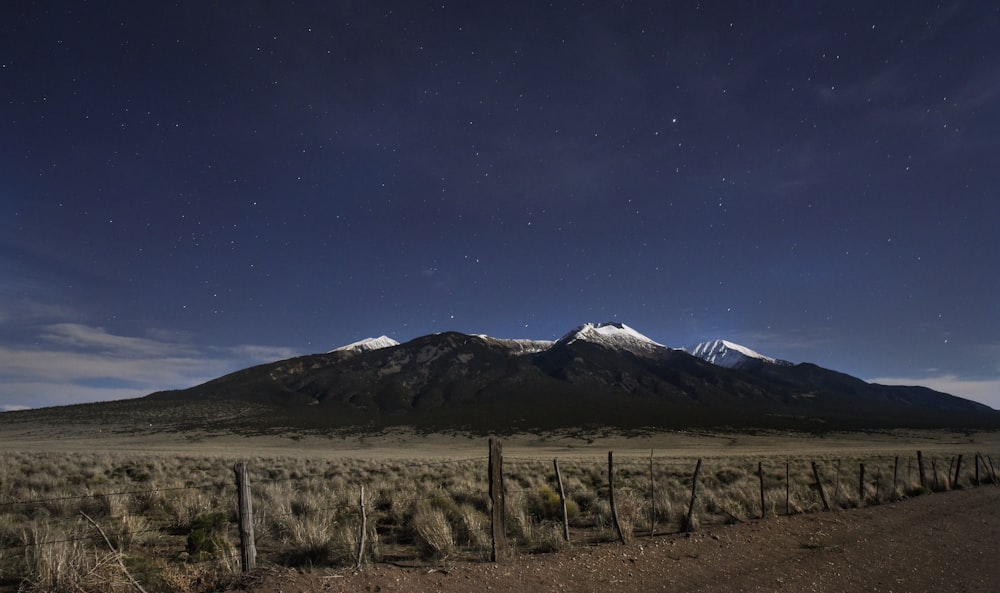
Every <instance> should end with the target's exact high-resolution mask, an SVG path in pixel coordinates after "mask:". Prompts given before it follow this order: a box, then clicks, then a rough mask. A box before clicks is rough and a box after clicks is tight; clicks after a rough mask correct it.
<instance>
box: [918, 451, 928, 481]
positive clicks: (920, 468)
mask: <svg viewBox="0 0 1000 593" xmlns="http://www.w3.org/2000/svg"><path fill="white" fill-rule="evenodd" d="M917 471H918V472H919V473H920V487H921V488H923V489H924V490H926V489H927V474H926V473H924V454H923V452H922V451H920V450H917Z"/></svg>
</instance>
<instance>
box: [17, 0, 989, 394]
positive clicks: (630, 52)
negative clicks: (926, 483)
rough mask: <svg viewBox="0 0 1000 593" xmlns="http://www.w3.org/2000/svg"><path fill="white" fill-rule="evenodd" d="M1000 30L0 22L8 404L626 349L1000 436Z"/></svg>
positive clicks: (217, 13) (93, 18)
mask: <svg viewBox="0 0 1000 593" xmlns="http://www.w3.org/2000/svg"><path fill="white" fill-rule="evenodd" d="M998 39H1000V9H998V8H997V5H996V3H994V2H979V1H969V2H942V3H937V2H923V1H914V2H906V3H898V2H867V1H865V2H861V1H841V0H837V1H833V2H762V3H758V2H709V1H707V0H705V1H703V2H697V1H695V0H686V1H682V2H639V1H631V0H627V1H624V2H622V1H609V2H592V3H569V2H555V3H551V4H549V3H544V2H537V1H534V0H532V1H522V0H511V1H509V2H496V3H485V2H454V3H453V2H450V1H449V2H443V1H438V2H434V3H430V2H421V1H419V0H413V1H406V2H367V1H349V2H332V1H318V0H317V1H314V2H312V1H306V2H301V1H299V2H204V1H200V0H199V1H182V2H169V3H168V2H155V3H151V2H135V1H133V0H128V1H107V2H93V1H92V2H83V1H80V2H28V1H19V2H3V3H2V4H0V409H14V408H18V407H24V406H27V407H38V406H45V405H54V404H63V403H74V402H81V401H93V400H104V399H117V398H122V397H133V396H139V395H145V394H147V393H150V392H152V391H155V390H158V389H164V388H180V387H188V386H191V385H194V384H197V383H200V382H202V381H204V380H207V379H210V378H213V377H216V376H219V375H221V374H224V373H226V372H229V371H232V370H236V369H239V368H243V367H246V366H250V365H252V364H256V363H260V362H265V361H272V360H277V359H280V358H285V357H289V356H293V355H298V354H307V353H315V352H323V351H327V350H329V349H331V348H334V347H336V346H339V345H343V344H346V343H349V342H353V341H356V340H360V339H363V338H366V337H373V336H379V335H381V334H387V335H389V336H390V337H392V338H395V339H396V340H399V341H406V340H409V339H412V338H415V337H418V336H421V335H425V334H428V333H433V332H441V331H447V330H457V331H461V332H466V333H484V334H489V335H491V336H495V337H505V338H537V339H557V338H559V337H560V336H562V335H563V334H565V333H567V332H568V331H570V330H571V329H573V328H574V327H575V326H578V325H581V324H583V323H586V322H605V321H617V322H623V323H626V324H628V325H630V326H631V327H633V328H635V329H637V330H638V331H640V332H642V333H644V334H646V335H647V336H649V337H651V338H652V339H654V340H656V341H658V342H661V343H663V344H666V345H669V346H687V345H691V344H694V343H697V342H700V341H704V340H709V339H715V338H725V339H728V340H731V341H734V342H738V343H740V344H743V345H746V346H748V347H750V348H753V349H755V350H757V351H759V352H762V353H764V354H767V355H770V356H775V357H778V358H784V359H787V360H791V361H795V362H801V361H809V362H815V363H817V364H820V365H822V366H825V367H828V368H833V369H836V370H839V371H842V372H846V373H849V374H852V375H855V376H858V377H861V378H864V379H866V380H880V381H883V382H903V383H908V384H921V385H927V386H930V387H934V388H937V389H941V390H944V391H948V392H950V393H954V394H957V395H961V396H964V397H969V398H973V399H977V400H979V401H983V402H986V403H988V404H990V405H993V406H995V407H1000V305H998V303H1000V273H998V270H1000V248H998V245H997V233H996V231H997V229H998V226H1000V224H998V221H1000V191H998V188H1000V156H998V155H1000V41H998Z"/></svg>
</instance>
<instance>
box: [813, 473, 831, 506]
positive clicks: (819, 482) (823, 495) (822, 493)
mask: <svg viewBox="0 0 1000 593" xmlns="http://www.w3.org/2000/svg"><path fill="white" fill-rule="evenodd" d="M812 467H813V477H815V478H816V488H818V489H819V497H820V498H821V499H822V500H823V510H826V511H829V510H830V501H829V500H827V498H826V490H824V489H823V480H820V479H819V468H818V467H816V462H815V461H813V462H812Z"/></svg>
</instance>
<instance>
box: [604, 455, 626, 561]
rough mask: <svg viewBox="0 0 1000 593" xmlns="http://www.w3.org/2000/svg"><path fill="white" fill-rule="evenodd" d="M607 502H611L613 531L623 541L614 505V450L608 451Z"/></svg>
mask: <svg viewBox="0 0 1000 593" xmlns="http://www.w3.org/2000/svg"><path fill="white" fill-rule="evenodd" d="M608 502H609V503H611V522H612V523H614V528H615V533H617V534H618V540H619V541H621V543H623V544H624V543H625V534H624V533H622V524H621V523H620V522H619V521H618V507H617V506H616V505H615V462H614V452H612V451H608Z"/></svg>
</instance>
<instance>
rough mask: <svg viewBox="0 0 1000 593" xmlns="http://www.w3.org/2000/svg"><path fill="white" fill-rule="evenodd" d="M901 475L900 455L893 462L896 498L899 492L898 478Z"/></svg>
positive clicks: (893, 490) (893, 484)
mask: <svg viewBox="0 0 1000 593" xmlns="http://www.w3.org/2000/svg"><path fill="white" fill-rule="evenodd" d="M897 476H899V455H897V456H896V458H895V459H894V460H893V462H892V497H893V498H895V497H896V495H898V494H899V482H898V481H897V480H896V478H897Z"/></svg>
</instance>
